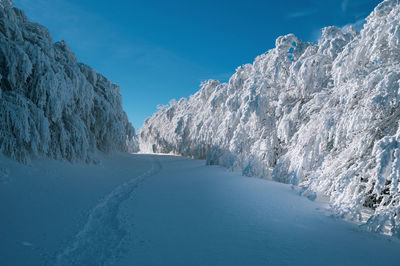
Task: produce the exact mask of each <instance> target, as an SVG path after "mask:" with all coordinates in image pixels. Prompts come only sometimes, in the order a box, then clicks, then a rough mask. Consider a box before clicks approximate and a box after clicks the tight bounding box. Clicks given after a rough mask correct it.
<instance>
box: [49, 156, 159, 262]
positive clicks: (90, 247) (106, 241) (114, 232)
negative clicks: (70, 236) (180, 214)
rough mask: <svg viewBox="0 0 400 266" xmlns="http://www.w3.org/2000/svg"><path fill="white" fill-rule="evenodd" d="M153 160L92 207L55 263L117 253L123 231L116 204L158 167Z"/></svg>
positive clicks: (103, 258) (101, 258)
mask: <svg viewBox="0 0 400 266" xmlns="http://www.w3.org/2000/svg"><path fill="white" fill-rule="evenodd" d="M153 160H154V161H153V162H152V165H151V168H150V169H149V170H148V171H146V172H144V173H143V174H141V175H139V176H136V177H133V178H132V179H131V180H129V181H128V182H126V183H124V184H122V185H120V186H118V187H117V188H115V189H114V190H113V191H112V192H111V193H110V194H109V195H107V196H106V197H105V198H104V199H103V200H102V201H101V202H100V203H99V204H98V205H96V206H95V207H94V208H93V210H92V211H91V212H90V214H89V216H88V221H87V223H86V224H85V226H84V227H83V229H82V230H81V231H80V232H79V233H78V234H77V235H76V237H75V239H74V241H73V242H72V243H71V244H70V245H69V246H68V247H67V248H66V249H65V250H64V251H63V252H62V253H61V254H59V255H58V256H57V261H56V265H57V266H68V265H85V266H90V265H94V266H95V265H104V264H105V262H106V261H107V260H110V259H112V258H113V257H114V256H116V255H117V254H118V252H119V249H120V248H121V247H120V244H121V243H122V240H123V239H124V237H125V236H126V234H127V232H126V231H125V229H124V228H123V227H121V226H120V222H119V220H118V217H117V216H118V212H119V209H120V206H121V204H122V203H123V202H124V201H125V200H127V199H128V198H129V197H130V196H131V195H132V193H133V191H134V190H135V188H137V187H138V186H139V184H140V183H141V182H142V181H143V180H144V179H145V178H147V177H150V176H152V175H154V174H156V173H158V172H159V171H160V169H161V164H160V163H159V162H158V160H157V159H153Z"/></svg>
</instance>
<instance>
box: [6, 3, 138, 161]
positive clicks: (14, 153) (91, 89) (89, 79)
mask: <svg viewBox="0 0 400 266" xmlns="http://www.w3.org/2000/svg"><path fill="white" fill-rule="evenodd" d="M0 79H1V83H0V153H3V154H5V155H7V156H9V157H11V158H13V159H16V160H19V161H22V162H27V161H29V160H30V159H31V158H32V157H37V156H48V157H52V158H64V159H68V160H71V161H76V160H84V161H90V160H92V158H93V154H94V153H96V152H97V151H102V152H110V151H126V150H127V149H128V143H129V142H131V141H132V138H133V135H134V134H135V132H134V129H133V127H132V126H131V124H130V123H129V122H128V120H127V116H126V114H125V113H124V111H123V110H122V107H121V95H120V88H119V87H118V86H117V85H115V84H112V83H111V82H110V81H109V80H107V79H106V78H105V77H103V76H102V75H100V74H98V73H96V72H95V71H94V70H93V69H91V68H90V67H88V66H86V65H84V64H82V63H78V62H77V59H76V57H75V55H74V54H73V53H72V52H71V50H70V49H69V47H68V46H67V45H66V43H65V42H64V41H61V42H57V43H53V40H52V38H51V36H50V33H49V31H48V30H47V29H46V28H44V27H43V26H41V25H39V24H36V23H33V22H30V21H29V20H28V18H27V17H26V16H25V15H24V13H23V11H21V10H19V9H16V8H14V7H12V1H10V0H0Z"/></svg>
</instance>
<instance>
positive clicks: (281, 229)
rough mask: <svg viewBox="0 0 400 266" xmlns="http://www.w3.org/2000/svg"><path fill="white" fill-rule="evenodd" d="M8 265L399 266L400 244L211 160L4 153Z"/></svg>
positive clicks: (3, 238)
mask: <svg viewBox="0 0 400 266" xmlns="http://www.w3.org/2000/svg"><path fill="white" fill-rule="evenodd" d="M0 170H1V171H0V213H1V215H2V216H1V219H0V228H1V229H0V265H10V266H12V265H18V266H23V265H398V261H399V260H400V253H399V252H398V251H399V250H400V241H399V240H397V239H394V238H387V237H385V236H382V235H378V234H373V233H368V232H363V231H361V230H360V229H359V227H358V226H357V225H355V224H351V223H346V222H344V221H341V220H337V219H334V218H332V217H331V216H330V212H329V210H328V208H327V206H326V205H325V204H323V203H316V202H312V201H309V200H308V199H307V198H305V197H301V196H299V195H298V194H297V193H296V192H295V190H293V189H291V187H290V186H289V185H284V184H280V183H275V182H271V181H268V180H262V179H256V178H247V177H243V176H241V175H240V174H239V173H232V172H229V171H227V170H225V169H224V168H220V167H217V166H208V167H206V166H205V165H204V161H199V160H190V159H185V158H182V157H177V156H157V155H142V154H140V155H128V154H118V155H115V156H112V157H111V156H110V157H103V158H101V163H100V164H98V165H84V164H69V163H62V162H57V161H50V160H47V161H40V162H34V163H33V165H32V166H23V165H21V164H18V163H16V162H13V161H10V160H8V159H6V158H0Z"/></svg>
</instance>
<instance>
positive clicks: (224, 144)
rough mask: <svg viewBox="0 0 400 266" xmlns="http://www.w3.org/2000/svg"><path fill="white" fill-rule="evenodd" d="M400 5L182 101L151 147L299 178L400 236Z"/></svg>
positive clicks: (156, 122)
mask: <svg viewBox="0 0 400 266" xmlns="http://www.w3.org/2000/svg"><path fill="white" fill-rule="evenodd" d="M399 80H400V6H399V3H398V1H397V0H386V1H384V2H382V3H381V4H379V5H378V6H377V7H376V8H375V10H374V11H373V12H372V13H371V14H370V15H369V16H368V17H367V18H366V23H365V24H364V26H363V29H362V30H361V31H360V32H359V31H357V30H355V29H354V28H353V27H351V26H350V27H344V28H337V27H327V28H324V29H322V37H321V39H320V40H319V42H318V44H314V43H309V42H304V41H302V40H299V39H298V38H296V36H294V35H293V34H289V35H286V36H282V37H279V38H278V39H277V40H276V47H275V48H274V49H272V50H270V51H268V52H267V53H266V54H263V55H260V56H258V57H257V58H256V59H255V61H254V62H253V64H247V65H244V66H241V67H239V68H238V69H237V70H236V73H235V74H234V75H233V76H232V77H231V78H230V80H229V82H228V83H220V82H219V81H216V80H209V81H206V82H204V83H203V84H202V88H201V89H200V90H199V91H198V92H197V93H196V94H194V95H192V96H191V97H190V98H189V99H181V100H180V101H172V102H171V103H170V104H169V105H168V106H164V107H161V109H160V110H159V111H158V112H157V113H156V114H154V115H153V116H152V117H151V118H149V119H148V120H146V122H145V124H144V126H143V128H142V129H141V130H140V131H139V134H138V141H139V145H140V150H141V151H142V152H156V153H173V154H179V155H184V156H189V157H194V158H203V159H206V160H207V163H208V164H219V165H223V166H226V167H228V168H231V169H234V170H241V171H242V172H243V174H245V175H248V176H260V177H265V178H272V179H274V180H277V181H280V182H285V183H291V184H295V185H298V186H299V187H301V188H302V193H303V194H304V195H306V196H308V197H310V198H316V197H321V198H322V197H324V198H327V199H329V201H330V203H331V204H332V206H333V208H334V209H335V210H336V211H337V213H338V214H339V215H341V216H343V217H346V218H349V219H353V220H356V221H359V222H360V223H362V224H364V226H365V227H366V228H368V229H370V230H373V231H377V232H382V233H387V234H391V235H397V236H400V218H399V211H400V193H399V189H400V188H399V177H400V128H399V120H400V106H399V93H400V91H399Z"/></svg>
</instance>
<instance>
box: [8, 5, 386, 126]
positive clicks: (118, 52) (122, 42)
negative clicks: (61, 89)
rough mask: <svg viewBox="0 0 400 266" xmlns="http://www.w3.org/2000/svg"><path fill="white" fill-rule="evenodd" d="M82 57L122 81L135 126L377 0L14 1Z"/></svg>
mask: <svg viewBox="0 0 400 266" xmlns="http://www.w3.org/2000/svg"><path fill="white" fill-rule="evenodd" d="M14 2H15V6H17V7H19V8H21V9H23V10H25V12H26V14H27V15H28V16H29V18H30V19H31V20H33V21H35V22H39V23H41V24H43V25H44V26H46V27H47V28H49V29H50V31H51V33H52V35H53V39H54V41H58V40H65V41H66V42H67V43H68V44H69V46H70V47H71V48H72V50H73V51H74V52H75V53H76V54H77V56H78V59H79V61H81V62H84V63H86V64H88V65H90V66H91V67H93V68H94V69H95V70H97V71H98V72H100V73H102V74H103V75H105V76H106V77H107V78H108V79H110V80H111V81H113V82H114V83H116V84H118V85H119V86H120V87H121V91H122V97H123V106H124V109H125V111H126V112H127V114H128V117H129V120H130V121H131V122H132V123H133V125H134V126H135V128H136V129H139V128H140V126H141V125H142V124H143V121H144V120H145V119H146V118H147V117H149V116H151V115H152V114H153V113H154V112H155V111H156V110H157V109H156V106H157V105H159V104H167V103H168V102H169V101H170V99H172V98H175V99H179V98H181V97H188V96H189V95H191V94H193V93H195V92H196V91H197V90H198V89H199V85H200V82H201V81H203V80H206V79H210V78H213V79H218V80H221V81H227V80H228V79H229V77H230V75H232V74H233V73H234V71H235V69H236V68H237V67H238V66H240V65H242V64H245V63H251V62H252V61H253V59H254V58H255V57H256V56H257V55H259V54H262V53H264V52H266V51H268V50H269V49H271V48H274V44H275V39H276V38H277V37H278V36H280V35H285V34H288V33H294V34H295V35H296V36H298V37H299V38H301V39H303V40H306V41H317V40H318V37H319V34H320V29H321V28H322V27H324V26H329V25H336V26H344V25H347V24H351V23H355V22H357V21H359V20H360V19H363V18H365V17H366V16H367V15H368V14H369V13H370V12H371V11H372V10H373V8H374V7H375V6H376V5H377V4H379V2H381V1H379V0H377V1H375V0H338V1H333V0H325V1H319V0H306V1H299V0H297V1H292V0H287V1H265V0H264V1H261V0H247V1H238V0H230V1H227V0H202V1H187V0H186V1H176V0H169V1H163V0H147V1H144V0H143V1H136V0H113V1H111V0H109V1H106V0H14Z"/></svg>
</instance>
